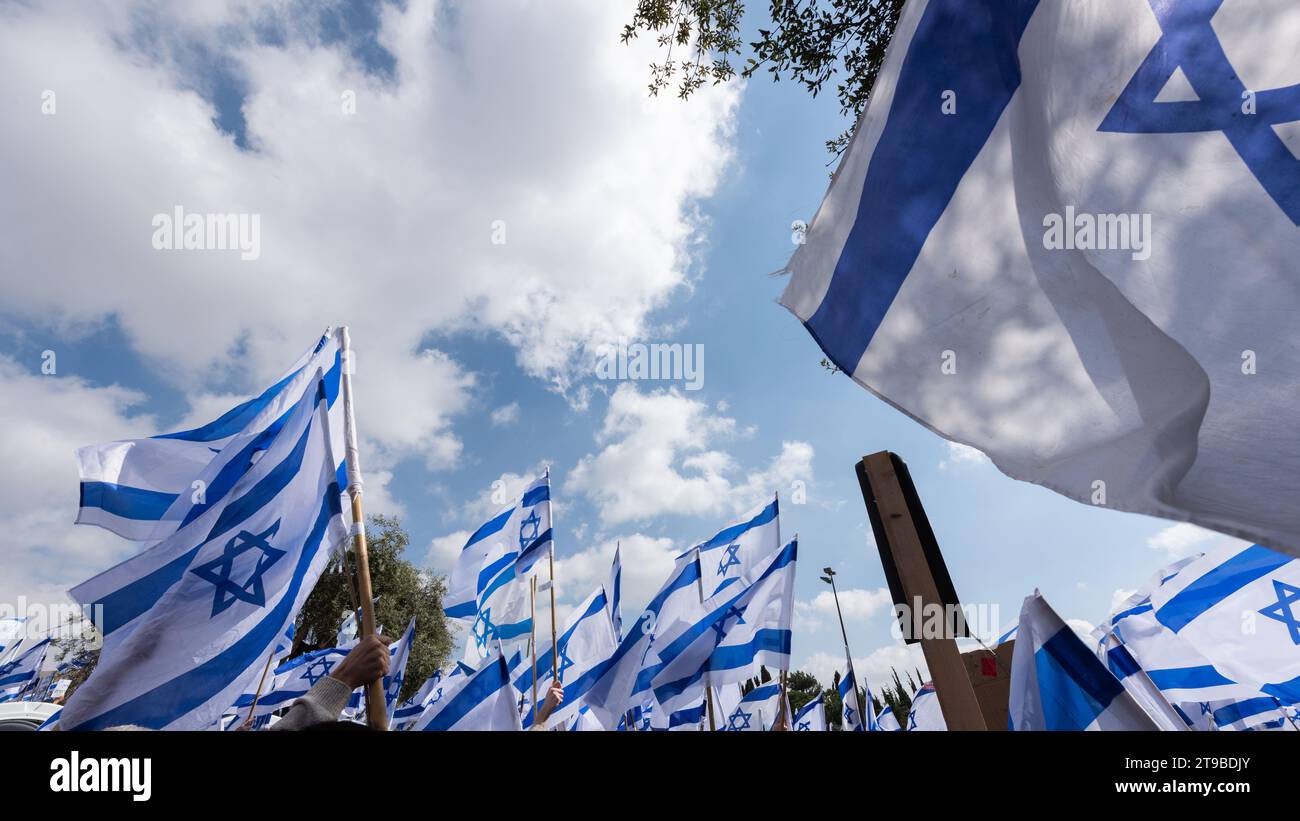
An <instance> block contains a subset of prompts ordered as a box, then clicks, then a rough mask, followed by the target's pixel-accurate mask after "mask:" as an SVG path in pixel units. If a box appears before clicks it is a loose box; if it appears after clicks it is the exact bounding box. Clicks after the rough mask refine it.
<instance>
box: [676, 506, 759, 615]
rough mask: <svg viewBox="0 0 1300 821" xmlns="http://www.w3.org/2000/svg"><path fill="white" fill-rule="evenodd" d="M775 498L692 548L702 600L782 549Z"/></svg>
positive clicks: (733, 582)
mask: <svg viewBox="0 0 1300 821" xmlns="http://www.w3.org/2000/svg"><path fill="white" fill-rule="evenodd" d="M777 508H778V504H777V499H776V497H773V498H772V501H770V502H767V503H766V504H762V505H759V506H758V507H756V508H754V509H753V510H751V511H749V512H747V513H744V514H742V515H740V516H739V517H737V518H736V520H735V521H733V522H730V523H728V524H727V526H726V527H724V528H723V529H722V530H720V531H719V532H717V533H716V534H714V535H713V536H712V537H710V538H709V539H706V540H705V541H703V542H701V543H700V544H698V545H696V546H695V547H692V548H691V549H690V550H688V551H686V553H683V554H682V557H685V556H687V555H689V554H690V553H692V552H693V551H699V558H700V579H701V587H702V588H703V590H704V597H705V598H708V597H710V596H713V595H715V594H716V593H717V592H718V591H719V590H721V589H722V588H724V587H726V586H727V585H729V584H735V582H736V581H737V580H738V579H739V578H740V577H741V576H744V575H747V574H751V573H753V571H754V568H755V567H757V566H758V565H759V564H760V563H761V562H763V561H764V560H765V559H767V557H769V556H771V555H772V554H773V553H775V552H776V551H777V550H779V549H780V547H781V520H780V516H779V515H778V513H779V511H778V509H777Z"/></svg>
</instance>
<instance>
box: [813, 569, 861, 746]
mask: <svg viewBox="0 0 1300 821" xmlns="http://www.w3.org/2000/svg"><path fill="white" fill-rule="evenodd" d="M822 572H823V573H825V574H826V575H825V576H822V577H821V580H822V581H824V582H826V583H827V584H829V585H830V586H831V596H832V597H833V598H834V599H835V615H836V616H839V619H840V635H841V636H842V637H843V638H844V658H845V660H847V661H848V663H849V664H850V665H852V664H853V654H852V653H850V652H849V633H848V631H847V630H845V629H844V611H842V610H840V591H839V590H837V589H836V587H835V571H834V570H833V569H831V568H829V567H823V568H822ZM853 679H854V680H853V699H854V701H856V702H858V723H859V724H861V725H862V726H863V727H866V726H867V725H866V715H867V713H866V709H865V707H864V705H863V704H862V695H861V694H860V693H859V692H858V682H857V676H856V675H855V676H854V677H853Z"/></svg>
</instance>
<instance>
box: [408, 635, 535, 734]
mask: <svg viewBox="0 0 1300 821" xmlns="http://www.w3.org/2000/svg"><path fill="white" fill-rule="evenodd" d="M411 729H412V730H413V731H420V732H441V731H447V730H450V731H460V730H522V729H523V725H522V724H520V722H519V705H518V703H517V702H516V701H515V688H514V687H513V686H512V685H511V683H510V669H509V668H508V667H507V666H506V660H505V658H504V657H503V656H502V655H501V654H500V653H497V654H495V655H493V656H492V657H491V658H489V659H488V660H487V661H486V662H485V663H484V664H483V666H482V667H481V668H480V669H478V670H476V671H475V672H473V673H471V674H469V675H467V676H463V677H458V678H456V679H454V681H448V683H447V687H446V690H445V692H444V693H443V696H442V698H441V699H439V700H438V701H436V702H435V703H432V704H430V705H429V706H428V707H427V708H426V709H425V711H424V713H423V714H422V715H421V716H420V717H419V719H417V720H416V722H415V724H414V725H413V726H412V727H411Z"/></svg>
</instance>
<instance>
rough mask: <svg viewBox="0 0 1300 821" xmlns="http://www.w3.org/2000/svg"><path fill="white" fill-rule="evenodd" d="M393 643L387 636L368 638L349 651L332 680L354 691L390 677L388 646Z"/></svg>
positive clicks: (331, 675) (331, 676)
mask: <svg viewBox="0 0 1300 821" xmlns="http://www.w3.org/2000/svg"><path fill="white" fill-rule="evenodd" d="M392 641H393V640H392V639H390V638H388V637H387V636H380V635H372V636H366V637H365V638H363V639H362V640H361V641H359V642H357V645H356V646H355V647H353V648H352V649H351V650H349V651H348V654H347V655H346V656H344V657H343V661H340V662H339V666H338V667H335V668H334V672H332V673H330V678H336V679H338V680H339V681H341V682H343V683H344V684H346V685H347V686H348V688H349V689H352V690H355V689H357V688H358V687H364V686H366V685H367V684H369V683H370V682H372V681H379V680H380V679H382V678H383V677H384V676H386V675H388V645H389V644H391V643H392Z"/></svg>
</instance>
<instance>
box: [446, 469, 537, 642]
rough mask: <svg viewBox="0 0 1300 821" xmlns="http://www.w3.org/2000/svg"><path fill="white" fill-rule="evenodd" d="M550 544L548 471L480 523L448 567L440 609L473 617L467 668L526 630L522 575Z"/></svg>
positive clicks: (529, 622) (529, 626)
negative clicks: (454, 562) (505, 505)
mask: <svg viewBox="0 0 1300 821" xmlns="http://www.w3.org/2000/svg"><path fill="white" fill-rule="evenodd" d="M551 546H552V541H551V484H550V473H549V471H548V472H547V473H546V474H545V475H543V476H542V477H541V478H540V479H538V480H537V481H535V482H533V483H532V484H531V485H529V486H528V488H527V489H525V490H524V492H523V494H522V495H521V496H520V499H519V501H518V502H517V503H516V504H514V505H512V506H510V507H508V508H506V509H505V510H502V511H501V512H500V513H498V514H497V515H496V516H493V517H492V518H491V519H489V520H488V521H487V522H485V523H484V524H483V525H482V526H481V527H479V529H478V530H476V531H475V532H474V533H473V535H471V536H470V537H469V540H468V541H467V542H466V543H465V546H464V547H463V548H461V552H460V555H459V556H458V557H457V558H456V564H455V565H454V566H453V567H452V571H451V577H450V578H449V580H448V582H447V587H448V589H447V597H446V605H445V611H446V614H447V616H448V617H449V618H453V619H466V620H472V621H473V624H472V625H471V627H470V630H469V633H468V642H469V643H468V644H467V646H466V654H465V661H466V662H467V663H469V664H470V665H471V666H474V667H477V666H478V664H479V662H480V661H481V660H482V659H483V658H485V657H486V656H487V655H488V654H489V653H491V652H493V651H494V648H496V647H497V645H498V644H500V643H505V644H506V645H507V647H509V648H510V649H511V650H512V649H515V648H513V647H512V645H514V644H517V643H518V642H519V641H520V640H522V639H526V638H527V637H528V635H529V634H530V633H531V631H532V619H531V616H530V615H529V602H528V600H529V596H530V591H529V582H528V579H527V578H526V575H527V573H528V571H529V570H530V569H531V568H532V567H533V565H534V564H535V563H536V561H537V559H538V558H540V557H541V556H543V555H546V553H547V551H549V550H550V549H551ZM507 652H509V650H508V651H507Z"/></svg>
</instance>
